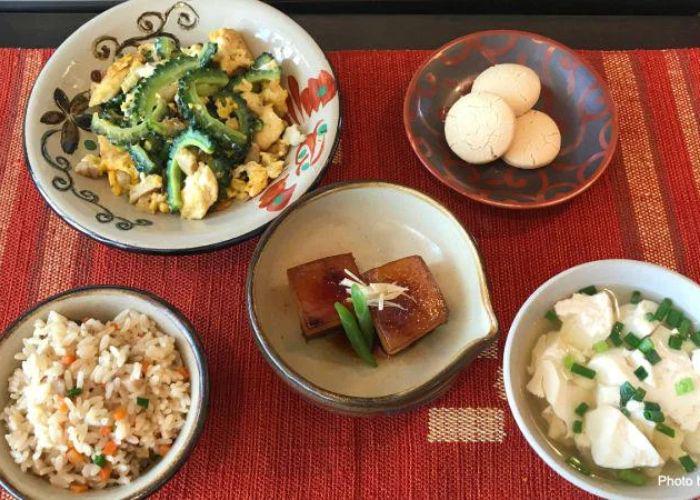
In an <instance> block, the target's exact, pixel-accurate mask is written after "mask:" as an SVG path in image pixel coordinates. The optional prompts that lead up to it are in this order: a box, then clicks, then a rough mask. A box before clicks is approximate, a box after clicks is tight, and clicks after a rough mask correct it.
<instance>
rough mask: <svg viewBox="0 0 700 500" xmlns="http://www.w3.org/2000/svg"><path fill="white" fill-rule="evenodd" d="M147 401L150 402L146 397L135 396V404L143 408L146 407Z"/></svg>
mask: <svg viewBox="0 0 700 500" xmlns="http://www.w3.org/2000/svg"><path fill="white" fill-rule="evenodd" d="M148 403H150V401H149V400H148V398H136V404H137V405H139V406H140V407H141V408H143V409H144V410H145V409H147V408H148Z"/></svg>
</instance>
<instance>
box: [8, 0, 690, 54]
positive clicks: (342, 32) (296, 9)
mask: <svg viewBox="0 0 700 500" xmlns="http://www.w3.org/2000/svg"><path fill="white" fill-rule="evenodd" d="M276 3H277V6H278V7H280V8H282V9H283V10H285V11H286V12H288V13H289V14H290V15H291V17H293V18H294V19H295V20H296V21H297V22H298V23H299V24H300V25H301V26H303V27H304V28H305V29H306V30H307V31H308V32H309V33H310V34H311V36H312V37H314V39H316V41H317V42H318V43H319V45H320V46H321V47H322V48H323V49H325V50H342V49H368V48H372V49H392V48H395V49H401V48H414V49H431V48H435V47H438V46H439V45H441V44H443V43H445V42H447V41H449V40H451V39H453V38H456V37H458V36H460V35H464V34H466V33H469V32H472V31H478V30H484V29H493V28H510V29H521V30H526V31H534V32H537V33H541V34H543V35H545V36H548V37H551V38H554V39H556V40H559V41H561V42H562V43H565V44H567V45H569V46H571V47H573V48H578V49H635V48H649V49H651V48H657V49H658V48H676V47H692V46H700V17H697V16H691V15H674V16H659V15H647V16H634V15H561V14H559V15H543V14H536V15H535V14H531V15H520V14H497V15H496V14H488V13H479V14H475V15H470V14H468V13H465V11H467V9H466V8H465V6H466V7H468V6H469V4H470V3H471V2H465V3H464V4H461V6H454V4H450V3H447V2H444V3H443V2H438V3H433V4H429V3H428V2H422V4H423V5H416V4H415V2H411V1H404V2H399V1H394V2H388V3H387V2H385V3H382V4H381V5H380V4H378V3H377V2H366V1H365V2H359V1H356V2H352V1H346V2H333V1H329V0H326V1H314V2H299V1H298V0H297V1H296V2H290V1H281V2H280V1H278V2H276ZM498 3H502V4H504V5H502V7H503V8H502V9H501V10H497V11H498V12H508V11H512V10H514V9H512V8H508V7H507V6H506V5H505V4H508V3H512V2H507V1H502V2H495V4H498ZM547 3H548V2H546V1H545V2H544V4H545V5H546V4H547ZM567 3H568V2H567ZM588 3H591V2H590V1H589V2H588ZM594 3H595V2H594ZM613 3H614V2H613ZM666 3H668V5H669V9H668V10H665V12H671V11H673V12H688V9H689V8H690V7H689V4H692V3H693V2H683V1H680V2H678V1H669V2H666ZM694 3H696V4H697V3H700V2H697V1H695V2H694ZM95 4H96V2H90V1H88V2H85V3H84V5H83V7H82V8H81V9H79V10H78V8H77V7H74V10H65V9H61V10H55V11H53V12H49V11H46V10H42V9H39V10H35V11H31V12H30V11H27V10H25V11H21V10H17V9H19V8H22V7H23V6H25V5H27V7H26V8H29V7H32V2H27V3H17V4H4V3H3V4H0V46H2V47H57V46H58V45H59V44H60V43H61V42H62V41H63V40H65V38H66V37H68V35H70V34H71V33H73V32H74V31H75V30H76V29H77V28H78V27H80V26H81V25H82V24H83V23H85V22H86V21H88V20H89V19H90V18H92V17H94V16H95V15H96V14H97V13H98V12H99V11H100V9H101V8H102V7H100V6H96V5H95ZM585 4H586V2H583V3H582V5H584V7H582V8H585ZM638 4H639V5H640V9H643V8H644V2H638ZM450 5H452V7H450ZM625 5H626V2H622V3H621V4H620V5H617V6H615V9H616V10H615V11H616V12H626V11H627V10H626V9H625ZM496 7H498V5H495V6H493V5H492V7H491V8H493V9H495V8H496ZM593 7H594V6H591V8H593ZM2 9H12V10H9V11H6V12H2ZM431 9H433V10H432V12H433V13H428V11H430V10H431ZM594 10H595V9H594ZM697 10H700V6H698V9H697ZM494 11H496V10H494ZM542 11H544V12H553V11H555V10H554V9H549V10H547V9H544V10H542ZM558 11H559V12H562V10H561V9H559V10H558ZM377 12H379V13H377ZM406 12H413V13H406ZM455 12H458V13H455ZM564 12H569V10H566V11H564Z"/></svg>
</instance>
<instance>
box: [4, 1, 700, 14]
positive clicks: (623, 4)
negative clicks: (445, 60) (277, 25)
mask: <svg viewBox="0 0 700 500" xmlns="http://www.w3.org/2000/svg"><path fill="white" fill-rule="evenodd" d="M265 1H267V2H268V3H270V4H272V5H275V6H276V7H279V8H281V9H283V10H285V11H286V12H294V13H338V12H344V13H394V14H399V13H400V14H407V13H414V14H417V13H420V14H608V15H612V14H618V15H620V14H627V15H641V14H654V15H679V14H686V15H695V14H697V13H698V12H699V11H700V0H265ZM116 3H119V0H0V11H2V10H14V11H30V10H35V11H45V10H53V11H59V10H62V11H71V12H80V11H83V12H94V11H97V10H100V9H104V8H107V7H109V6H112V5H114V4H116Z"/></svg>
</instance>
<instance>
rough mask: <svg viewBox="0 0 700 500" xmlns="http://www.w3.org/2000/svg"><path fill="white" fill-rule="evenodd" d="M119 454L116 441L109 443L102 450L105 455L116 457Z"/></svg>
mask: <svg viewBox="0 0 700 500" xmlns="http://www.w3.org/2000/svg"><path fill="white" fill-rule="evenodd" d="M116 452H117V443H115V442H114V441H107V444H106V445H105V447H104V448H103V449H102V453H104V454H105V455H110V456H111V455H114V454H115V453H116Z"/></svg>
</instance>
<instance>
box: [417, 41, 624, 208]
mask: <svg viewBox="0 0 700 500" xmlns="http://www.w3.org/2000/svg"><path fill="white" fill-rule="evenodd" d="M499 63H517V64H522V65H525V66H528V67H530V68H532V69H533V70H534V71H535V72H536V73H537V74H538V76H539V78H540V81H541V82H542V92H541V94H540V99H539V101H538V102H537V104H535V109H538V110H540V111H544V112H546V113H548V114H549V115H550V116H551V117H552V118H553V119H554V121H555V122H556V123H557V125H558V126H559V129H560V131H561V134H562V148H561V151H560V153H559V156H558V157H557V158H556V159H555V160H554V162H553V163H552V164H550V165H548V166H546V167H543V168H539V169H535V170H521V169H517V168H514V167H510V166H508V165H507V164H506V163H505V162H504V161H503V160H496V161H494V162H491V163H489V164H486V165H471V164H468V163H466V162H464V161H463V160H461V159H460V158H459V157H457V155H455V154H454V153H453V152H452V151H451V150H450V148H449V146H448V145H447V142H446V141H445V136H444V120H445V115H446V114H447V111H448V110H449V109H450V107H451V106H452V104H454V102H455V101H456V100H457V99H458V98H459V97H461V96H462V95H464V94H466V93H468V92H469V91H470V89H471V85H472V82H473V81H474V79H475V78H476V77H477V76H478V75H479V73H481V72H482V71H484V70H485V69H487V68H488V67H490V66H492V65H494V64H499ZM404 127H405V129H406V134H407V135H408V139H409V141H410V143H411V146H412V147H413V150H414V151H415V153H416V155H418V158H419V159H420V161H421V162H422V163H423V165H424V166H425V168H427V169H428V171H430V173H431V174H433V175H434V176H435V177H437V178H438V179H439V180H440V181H441V182H443V183H444V184H446V185H447V186H449V187H451V188H452V189H454V190H455V191H458V192H459V193H461V194H463V195H464V196H467V197H469V198H471V199H473V200H477V201H480V202H483V203H488V204H490V205H496V206H499V207H506V208H521V209H522V208H538V207H545V206H550V205H555V204H557V203H561V202H563V201H566V200H568V199H570V198H572V197H574V196H576V195H577V194H580V193H581V192H583V191H584V190H585V189H587V188H588V187H590V186H591V185H592V184H593V183H594V182H595V180H596V179H597V178H598V177H600V175H601V174H602V173H603V171H604V170H605V168H606V167H607V165H608V163H609V162H610V159H611V158H612V155H613V152H614V151H615V146H616V144H617V134H618V124H617V113H616V110H615V104H614V103H613V101H612V98H611V96H610V92H609V91H608V89H607V88H606V86H605V82H604V81H603V80H602V78H601V77H600V76H599V75H598V74H597V73H596V72H595V70H594V69H593V68H592V67H591V66H590V65H589V64H588V63H587V62H586V61H585V60H584V59H583V58H582V57H581V56H579V55H578V54H576V53H575V52H574V51H572V50H571V49H569V48H567V47H565V46H563V45H561V44H560V43H558V42H555V41H553V40H549V39H547V38H545V37H542V36H540V35H536V34H533V33H525V32H521V31H506V30H499V31H482V32H478V33H472V34H470V35H467V36H465V37H462V38H458V39H457V40H454V41H452V42H450V43H448V44H447V45H445V46H444V47H442V48H440V49H438V50H437V52H435V53H434V54H433V55H432V56H431V57H430V58H429V59H428V61H426V63H425V64H424V65H423V66H422V67H421V68H420V69H419V70H418V71H417V72H416V74H415V75H414V77H413V80H412V81H411V83H410V85H409V87H408V90H407V92H406V97H405V101H404Z"/></svg>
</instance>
